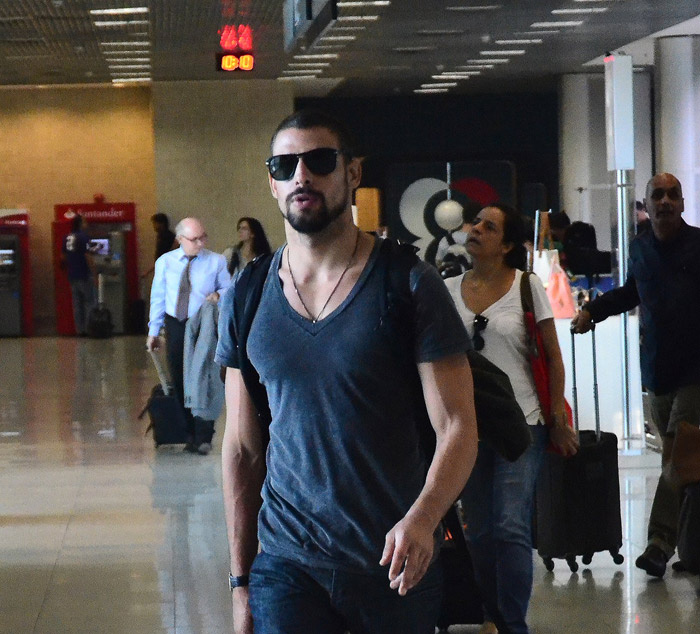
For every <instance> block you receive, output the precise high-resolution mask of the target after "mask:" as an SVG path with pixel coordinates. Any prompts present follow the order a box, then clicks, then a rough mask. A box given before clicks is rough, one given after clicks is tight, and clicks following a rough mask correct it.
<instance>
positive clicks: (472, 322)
mask: <svg viewBox="0 0 700 634" xmlns="http://www.w3.org/2000/svg"><path fill="white" fill-rule="evenodd" d="M524 240H525V235H524V226H523V222H522V219H521V217H520V214H518V212H516V211H515V210H514V209H512V208H511V207H509V206H507V205H503V204H501V203H494V204H491V205H489V206H487V207H485V208H484V209H482V210H481V211H480V212H479V213H478V214H477V216H476V218H475V219H474V224H473V226H472V229H471V231H470V232H469V237H468V239H467V250H468V251H469V253H470V255H471V256H472V263H473V268H472V270H470V271H467V272H466V273H465V274H464V275H462V276H460V277H453V278H450V279H448V280H446V281H445V283H446V284H447V287H448V289H449V291H450V294H451V295H452V298H453V299H454V301H455V304H456V305H457V310H458V311H459V313H460V316H461V317H462V320H463V321H464V324H465V325H466V327H467V330H468V331H469V333H470V335H471V337H472V344H473V346H474V348H475V349H476V350H478V351H479V352H481V354H483V355H484V356H485V357H486V358H487V359H488V360H489V361H491V362H492V363H494V364H496V365H497V366H498V367H499V368H500V369H501V370H503V371H504V372H505V373H506V374H507V375H508V377H509V378H510V381H511V384H512V386H513V391H514V392H515V396H516V399H517V401H518V404H519V405H520V407H521V409H522V410H523V414H524V415H525V418H526V420H527V422H528V424H529V425H530V429H531V431H532V436H533V443H532V445H531V446H530V448H529V449H528V450H527V451H526V452H525V453H524V454H523V455H522V456H521V457H520V458H518V460H516V461H515V462H508V461H507V460H506V459H505V458H503V457H501V456H500V455H499V454H498V453H496V451H494V450H493V449H492V448H491V447H490V446H489V445H488V444H486V443H479V452H478V456H477V460H476V465H475V467H474V470H473V471H472V475H471V477H470V478H469V481H468V482H467V486H466V487H465V488H464V491H463V493H462V495H461V497H460V499H461V501H462V508H463V511H464V515H465V519H466V524H467V529H466V537H467V540H468V543H469V548H470V552H471V555H472V559H473V561H474V570H475V575H476V580H477V583H478V585H479V589H480V591H481V593H482V598H483V600H484V604H485V606H497V608H498V611H499V612H500V619H501V620H502V621H503V622H504V623H505V624H506V625H507V627H508V631H509V632H510V633H511V634H527V633H528V632H529V629H528V626H527V623H526V616H527V609H528V605H529V602H530V595H531V593H532V581H533V562H532V514H533V499H534V492H535V482H536V479H537V474H538V472H539V470H540V465H541V463H542V459H543V456H544V450H545V447H546V445H547V443H548V441H549V440H551V441H552V442H553V443H554V445H556V446H557V447H558V448H559V449H560V450H561V451H562V453H563V454H564V455H573V454H575V453H576V452H577V450H578V440H577V436H576V434H575V432H574V431H573V430H572V429H571V428H570V427H569V426H568V423H567V417H566V413H565V409H564V364H563V362H562V358H561V351H560V349H559V342H558V340H557V334H556V330H555V327H554V319H553V315H552V309H551V306H550V304H549V300H548V299H547V295H546V293H545V290H544V287H543V286H542V283H541V282H540V280H539V278H538V277H537V276H536V275H530V276H529V283H530V287H531V289H532V296H533V302H534V308H535V318H536V320H537V323H538V326H539V329H540V331H541V332H542V336H543V339H544V346H545V350H546V354H547V360H548V364H549V368H550V389H551V393H552V395H553V398H552V411H551V412H542V411H541V409H540V404H539V400H538V397H537V392H536V389H535V383H534V379H533V376H532V371H531V369H530V365H529V362H528V336H527V331H526V328H525V315H524V313H523V307H522V301H521V296H520V285H521V277H522V275H523V271H522V269H524V267H525V261H526V248H525V246H524ZM543 414H544V415H546V416H548V417H549V420H550V421H551V422H552V426H551V427H546V426H545V424H544V420H545V416H543ZM494 616H495V615H493V614H489V613H488V610H485V623H484V625H483V626H482V629H481V632H483V633H489V634H491V633H493V632H497V631H498V630H497V629H496V626H495V625H494V623H493V620H494Z"/></svg>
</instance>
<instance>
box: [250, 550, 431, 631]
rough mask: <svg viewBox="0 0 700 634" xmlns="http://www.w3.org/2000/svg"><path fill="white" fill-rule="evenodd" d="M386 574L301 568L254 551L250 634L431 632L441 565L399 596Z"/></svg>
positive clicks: (293, 563)
mask: <svg viewBox="0 0 700 634" xmlns="http://www.w3.org/2000/svg"><path fill="white" fill-rule="evenodd" d="M388 572H389V571H388V567H387V574H386V575H383V574H382V575H369V574H361V573H352V572H347V571H343V570H338V569H324V568H318V567H317V566H305V565H302V564H299V563H297V562H295V561H291V560H289V559H285V558H282V557H275V556H272V555H268V554H266V553H264V552H262V553H259V554H258V556H257V557H256V558H255V561H254V562H253V567H252V569H251V571H250V609H251V613H252V615H253V624H254V626H255V634H344V633H345V632H347V631H349V632H350V633H351V634H398V633H399V632H400V633H401V634H434V632H435V623H436V622H437V619H438V614H439V612H440V603H441V601H442V569H441V568H440V565H439V562H436V563H434V564H433V565H431V566H430V568H429V569H428V571H427V572H426V573H425V576H424V577H423V579H421V581H420V583H419V584H418V585H417V586H416V587H415V588H413V589H412V590H409V592H408V593H407V594H406V596H404V597H401V596H399V594H398V592H397V591H396V590H392V589H391V588H389V576H388Z"/></svg>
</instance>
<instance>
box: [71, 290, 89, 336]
mask: <svg viewBox="0 0 700 634" xmlns="http://www.w3.org/2000/svg"><path fill="white" fill-rule="evenodd" d="M70 289H71V294H72V296H73V322H74V323H75V333H76V334H77V335H84V334H85V332H86V331H87V319H88V313H89V312H90V309H91V308H92V307H93V306H94V305H95V285H94V284H93V282H92V279H91V278H88V279H87V280H71V282H70Z"/></svg>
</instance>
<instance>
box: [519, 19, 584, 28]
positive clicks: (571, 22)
mask: <svg viewBox="0 0 700 634" xmlns="http://www.w3.org/2000/svg"><path fill="white" fill-rule="evenodd" d="M582 24H583V20H561V21H559V22H533V23H532V24H531V25H530V28H531V29H551V28H557V27H562V28H563V27H575V26H581V25H582Z"/></svg>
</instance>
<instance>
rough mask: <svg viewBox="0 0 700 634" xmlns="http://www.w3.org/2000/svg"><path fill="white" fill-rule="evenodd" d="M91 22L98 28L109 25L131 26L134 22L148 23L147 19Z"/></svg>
mask: <svg viewBox="0 0 700 634" xmlns="http://www.w3.org/2000/svg"><path fill="white" fill-rule="evenodd" d="M93 24H94V25H95V26H97V27H100V28H108V27H110V26H132V25H134V24H150V22H149V21H148V20H106V21H101V20H99V21H95V22H93Z"/></svg>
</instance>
